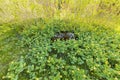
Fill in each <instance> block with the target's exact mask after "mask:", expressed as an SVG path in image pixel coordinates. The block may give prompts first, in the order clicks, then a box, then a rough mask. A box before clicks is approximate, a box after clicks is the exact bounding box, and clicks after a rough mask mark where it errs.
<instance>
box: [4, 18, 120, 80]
mask: <svg viewBox="0 0 120 80" xmlns="http://www.w3.org/2000/svg"><path fill="white" fill-rule="evenodd" d="M73 24H74V25H73ZM65 26H67V27H66V28H64V27H65ZM78 26H81V27H78ZM36 27H37V26H33V27H32V28H31V29H29V30H27V31H25V32H23V34H21V36H22V38H21V40H20V41H19V42H18V45H19V46H20V47H21V48H24V49H26V52H25V53H26V55H23V56H21V57H20V58H19V59H18V60H17V61H14V62H11V63H10V66H9V68H8V72H7V75H6V76H4V77H3V79H10V80H21V79H22V80H61V79H62V80H119V79H120V77H119V76H120V56H119V55H120V51H119V48H120V45H118V44H120V42H119V40H120V35H119V34H117V33H116V32H115V31H114V30H111V29H106V28H104V27H102V26H99V25H95V24H94V25H89V29H87V28H88V27H87V25H85V24H79V25H78V24H75V23H71V24H70V23H69V22H68V21H59V20H57V21H53V22H51V23H49V24H46V26H45V27H44V29H43V30H40V29H37V28H36ZM85 27H86V29H84V28H85ZM90 27H91V29H90ZM92 28H94V29H92ZM63 30H67V31H71V30H74V31H75V32H74V33H75V34H76V35H78V39H77V40H75V39H69V40H60V39H57V40H56V41H54V42H53V41H51V37H53V36H54V34H55V33H56V32H59V31H63Z"/></svg>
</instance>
